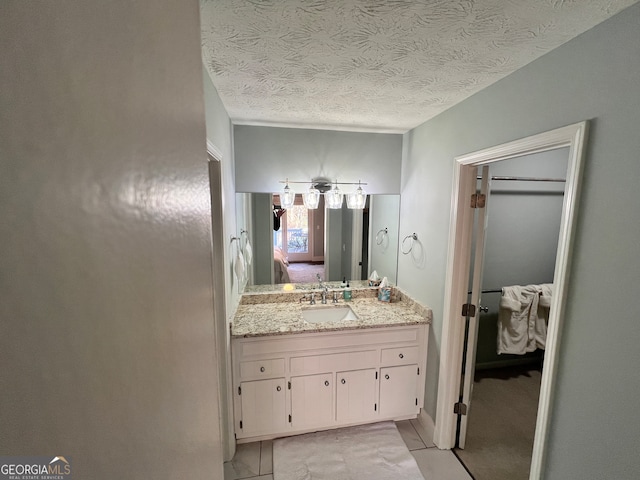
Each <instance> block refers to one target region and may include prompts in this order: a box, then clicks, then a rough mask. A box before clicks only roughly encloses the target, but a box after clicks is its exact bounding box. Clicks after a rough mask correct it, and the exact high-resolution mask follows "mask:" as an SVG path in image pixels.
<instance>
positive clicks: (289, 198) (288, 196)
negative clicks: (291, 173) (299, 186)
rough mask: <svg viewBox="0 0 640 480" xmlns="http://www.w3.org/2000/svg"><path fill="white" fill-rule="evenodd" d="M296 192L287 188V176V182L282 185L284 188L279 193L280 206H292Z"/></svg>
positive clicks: (285, 207) (287, 207)
mask: <svg viewBox="0 0 640 480" xmlns="http://www.w3.org/2000/svg"><path fill="white" fill-rule="evenodd" d="M295 199H296V194H295V193H294V192H292V191H291V189H290V188H289V179H288V178H287V184H286V186H285V187H284V190H283V191H282V193H281V194H280V206H281V207H282V208H284V209H285V210H288V209H290V208H292V207H293V203H294V202H295Z"/></svg>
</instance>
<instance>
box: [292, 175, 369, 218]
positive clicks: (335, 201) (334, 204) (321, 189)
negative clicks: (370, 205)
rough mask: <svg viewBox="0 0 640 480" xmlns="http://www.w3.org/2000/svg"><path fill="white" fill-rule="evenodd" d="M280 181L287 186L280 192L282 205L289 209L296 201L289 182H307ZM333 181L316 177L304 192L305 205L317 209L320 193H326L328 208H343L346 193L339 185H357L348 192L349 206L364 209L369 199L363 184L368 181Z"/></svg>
mask: <svg viewBox="0 0 640 480" xmlns="http://www.w3.org/2000/svg"><path fill="white" fill-rule="evenodd" d="M280 183H284V184H285V187H284V189H283V191H282V193H281V194H280V205H281V207H282V208H283V209H285V210H286V209H289V208H292V207H293V204H294V201H295V196H296V194H295V192H293V190H291V188H290V187H289V183H306V184H309V182H308V181H306V182H294V181H291V182H290V181H289V179H288V178H287V179H286V181H284V182H283V181H280ZM331 185H332V183H331V181H330V180H329V179H327V178H314V179H312V180H311V186H310V187H309V190H308V191H307V192H305V193H303V194H302V200H303V202H304V206H305V207H307V208H308V209H310V210H312V209H316V208H318V205H319V202H320V195H324V197H325V205H326V206H327V208H334V209H338V208H342V200H343V199H344V193H342V191H341V190H340V188H339V187H338V185H357V186H358V188H357V189H356V191H355V192H353V193H349V194H347V206H348V207H349V208H353V209H360V210H362V209H364V207H365V204H366V201H367V192H365V191H364V190H363V189H362V185H366V183H362V182H361V181H358V183H355V182H338V181H336V182H333V187H332V186H331Z"/></svg>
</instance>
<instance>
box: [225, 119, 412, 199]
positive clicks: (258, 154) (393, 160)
mask: <svg viewBox="0 0 640 480" xmlns="http://www.w3.org/2000/svg"><path fill="white" fill-rule="evenodd" d="M233 131H234V145H235V161H236V190H237V191H238V192H270V193H273V192H279V191H280V190H282V188H283V187H284V185H282V184H280V183H278V182H279V181H284V180H285V179H286V178H289V179H290V180H295V181H307V180H309V181H310V180H311V179H312V178H315V177H325V178H329V179H330V180H332V181H338V182H357V181H359V180H361V181H362V182H365V183H367V185H366V186H365V187H364V189H365V191H366V192H367V193H400V165H401V161H402V135H396V134H386V133H358V132H338V131H331V130H307V129H298V128H276V127H255V126H248V125H235V126H234V128H233ZM372 166H375V168H372ZM291 187H292V188H293V189H295V191H296V192H298V193H301V192H303V191H304V190H306V189H308V188H309V185H291ZM341 187H342V190H343V191H344V192H345V193H346V192H351V191H353V190H355V188H351V186H349V185H344V186H341Z"/></svg>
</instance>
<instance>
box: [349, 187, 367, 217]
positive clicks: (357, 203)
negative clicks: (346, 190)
mask: <svg viewBox="0 0 640 480" xmlns="http://www.w3.org/2000/svg"><path fill="white" fill-rule="evenodd" d="M366 201H367V193H366V192H365V191H364V190H363V189H362V186H361V185H360V181H358V189H357V190H356V191H355V192H353V193H350V194H348V195H347V207H349V208H357V209H359V210H362V209H363V208H364V204H365V203H366Z"/></svg>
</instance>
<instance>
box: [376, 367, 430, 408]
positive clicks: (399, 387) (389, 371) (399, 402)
mask: <svg viewBox="0 0 640 480" xmlns="http://www.w3.org/2000/svg"><path fill="white" fill-rule="evenodd" d="M418 378H419V377H418V366H417V365H403V366H399V367H386V368H381V369H380V415H381V416H382V417H396V416H398V417H399V416H403V415H413V414H416V413H418V412H419V410H420V409H419V408H418V405H417V403H418V395H417V393H418Z"/></svg>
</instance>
